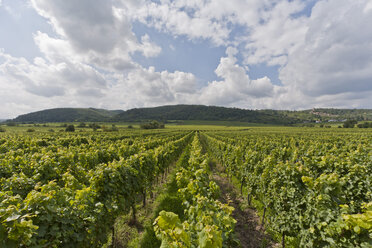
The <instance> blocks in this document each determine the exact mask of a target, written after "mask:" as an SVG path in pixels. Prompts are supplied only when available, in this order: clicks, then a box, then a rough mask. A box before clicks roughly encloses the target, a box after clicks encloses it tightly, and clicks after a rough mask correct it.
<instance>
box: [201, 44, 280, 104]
mask: <svg viewBox="0 0 372 248" xmlns="http://www.w3.org/2000/svg"><path fill="white" fill-rule="evenodd" d="M237 52H238V51H237V49H236V48H233V47H228V48H227V49H226V54H227V57H223V58H221V60H220V64H219V65H218V67H217V69H216V70H215V73H216V75H217V76H218V77H220V78H222V79H223V80H222V81H213V82H210V83H209V84H208V86H206V87H205V88H203V89H202V90H201V95H200V100H201V101H203V102H205V103H212V104H231V103H236V102H239V101H241V100H244V99H247V98H260V97H270V96H272V94H273V92H274V85H273V84H272V83H271V81H270V79H269V78H268V77H263V78H259V79H257V80H251V79H250V78H249V75H248V74H247V72H246V70H245V69H244V68H243V67H241V66H239V65H238V64H237V59H236V57H235V55H236V54H237Z"/></svg>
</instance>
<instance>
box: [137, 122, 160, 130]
mask: <svg viewBox="0 0 372 248" xmlns="http://www.w3.org/2000/svg"><path fill="white" fill-rule="evenodd" d="M141 128H142V129H159V128H164V123H160V122H158V121H151V122H148V123H144V124H142V125H141Z"/></svg>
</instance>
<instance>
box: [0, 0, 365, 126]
mask: <svg viewBox="0 0 372 248" xmlns="http://www.w3.org/2000/svg"><path fill="white" fill-rule="evenodd" d="M371 24H372V0H318V1H317V0H291V1H288V0H229V1H226V0H173V1H171V0H152V1H151V0H94V1H92V0H79V1H76V0H0V106H1V107H0V119H3V118H14V117H16V116H18V115H19V114H24V113H28V112H32V111H38V110H42V109H49V108H57V107H95V108H105V109H123V110H126V109H130V108H138V107H152V106H160V105H173V104H205V105H215V106H226V107H238V108H244V109H287V110H300V109H310V108H313V107H332V108H372V28H371Z"/></svg>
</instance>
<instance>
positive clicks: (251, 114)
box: [13, 105, 372, 125]
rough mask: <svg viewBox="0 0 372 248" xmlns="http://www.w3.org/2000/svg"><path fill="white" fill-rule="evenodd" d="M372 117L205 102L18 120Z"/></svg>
mask: <svg viewBox="0 0 372 248" xmlns="http://www.w3.org/2000/svg"><path fill="white" fill-rule="evenodd" d="M345 119H355V120H358V121H363V120H372V110H371V109H311V110H301V111H288V110H247V109H239V108H226V107H216V106H204V105H170V106H160V107H153V108H135V109H130V110H127V111H123V110H105V109H95V108H56V109H47V110H42V111H37V112H33V113H29V114H24V115H20V116H18V117H17V118H15V119H14V120H13V121H15V122H27V123H29V122H39V123H43V122H83V121H85V122H105V121H109V122H110V121H111V122H135V121H148V120H159V121H164V122H166V121H170V120H171V121H182V120H199V121H238V122H250V123H263V124H280V125H287V124H294V123H303V122H315V121H324V122H327V121H342V120H345Z"/></svg>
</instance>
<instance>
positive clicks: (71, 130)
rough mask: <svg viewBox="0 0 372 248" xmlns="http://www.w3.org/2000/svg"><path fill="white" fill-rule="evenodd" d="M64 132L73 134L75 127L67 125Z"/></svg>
mask: <svg viewBox="0 0 372 248" xmlns="http://www.w3.org/2000/svg"><path fill="white" fill-rule="evenodd" d="M65 131H66V132H75V126H74V125H72V124H71V125H68V126H67V127H66V129H65Z"/></svg>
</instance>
